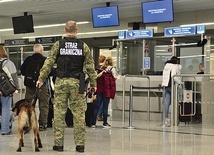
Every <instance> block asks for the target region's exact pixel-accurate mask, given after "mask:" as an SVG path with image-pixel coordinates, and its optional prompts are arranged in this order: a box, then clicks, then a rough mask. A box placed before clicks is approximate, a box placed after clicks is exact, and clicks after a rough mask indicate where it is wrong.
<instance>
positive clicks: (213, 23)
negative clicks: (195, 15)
mask: <svg viewBox="0 0 214 155" xmlns="http://www.w3.org/2000/svg"><path fill="white" fill-rule="evenodd" d="M197 25H214V23H196V24H186V25H180V27H186V26H197Z"/></svg>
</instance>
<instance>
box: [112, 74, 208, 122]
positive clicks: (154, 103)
mask: <svg viewBox="0 0 214 155" xmlns="http://www.w3.org/2000/svg"><path fill="white" fill-rule="evenodd" d="M183 81H191V82H192V89H193V96H194V94H195V95H196V98H195V97H193V102H195V103H196V104H197V107H196V110H197V112H196V114H197V116H193V117H192V120H193V121H197V122H201V96H202V93H203V91H202V90H201V89H202V81H203V78H202V77H196V78H183ZM161 83H162V76H157V75H155V76H148V77H147V76H145V77H143V76H142V77H140V76H139V77H134V76H133V77H129V76H127V77H125V76H123V77H121V78H120V79H118V80H117V82H116V86H117V88H116V96H115V99H114V100H112V119H113V120H122V118H123V111H124V113H125V115H124V116H125V120H127V119H128V118H129V103H130V85H133V86H135V87H142V88H146V87H147V88H151V89H133V93H132V95H133V113H132V119H133V120H150V121H158V122H161V121H162V119H163V106H162V102H163V101H162V100H163V99H162V92H163V90H162V88H161V87H160V85H161ZM123 84H124V86H123ZM123 90H124V91H123ZM174 92H175V91H174ZM210 92H211V91H210ZM176 93H178V92H176ZM123 94H124V96H123ZM184 97H185V96H184ZM123 104H124V105H123Z"/></svg>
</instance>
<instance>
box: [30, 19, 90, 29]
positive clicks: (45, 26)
mask: <svg viewBox="0 0 214 155" xmlns="http://www.w3.org/2000/svg"><path fill="white" fill-rule="evenodd" d="M88 23H89V21H83V22H77V25H81V24H88ZM58 26H65V23H63V24H50V25H40V26H34V28H35V29H40V28H47V27H58Z"/></svg>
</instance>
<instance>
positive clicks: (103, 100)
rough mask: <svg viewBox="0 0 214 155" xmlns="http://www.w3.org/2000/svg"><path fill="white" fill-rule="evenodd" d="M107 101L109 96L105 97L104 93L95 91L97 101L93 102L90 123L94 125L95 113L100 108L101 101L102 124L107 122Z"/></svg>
mask: <svg viewBox="0 0 214 155" xmlns="http://www.w3.org/2000/svg"><path fill="white" fill-rule="evenodd" d="M109 101H110V98H106V96H105V94H104V93H97V101H96V102H95V104H94V112H93V117H92V125H96V121H97V114H98V111H99V109H100V106H101V103H103V124H106V123H107V117H108V105H109Z"/></svg>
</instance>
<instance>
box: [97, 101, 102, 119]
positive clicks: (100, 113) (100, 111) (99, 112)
mask: <svg viewBox="0 0 214 155" xmlns="http://www.w3.org/2000/svg"><path fill="white" fill-rule="evenodd" d="M98 115H99V116H101V117H102V116H103V103H101V105H100V108H99V111H98Z"/></svg>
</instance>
